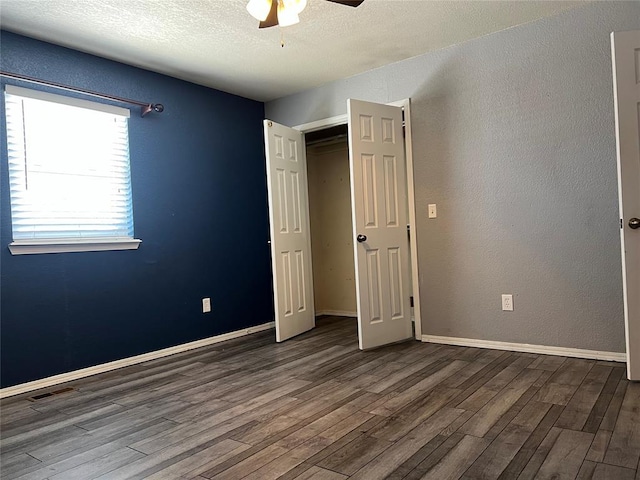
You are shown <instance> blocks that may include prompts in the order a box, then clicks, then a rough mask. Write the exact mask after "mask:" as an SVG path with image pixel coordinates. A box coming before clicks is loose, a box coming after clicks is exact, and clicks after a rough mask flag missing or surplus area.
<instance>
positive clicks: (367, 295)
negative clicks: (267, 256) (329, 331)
mask: <svg viewBox="0 0 640 480" xmlns="http://www.w3.org/2000/svg"><path fill="white" fill-rule="evenodd" d="M347 109H348V118H349V166H350V169H351V172H350V173H351V204H352V209H353V210H352V215H353V235H354V238H355V240H356V241H354V243H353V245H354V255H355V264H356V297H357V305H358V337H359V343H360V348H361V349H363V350H364V349H367V348H373V347H377V346H380V345H385V344H388V343H393V342H397V341H400V340H405V339H407V338H411V337H412V329H411V307H410V303H409V296H410V290H409V288H410V286H409V244H408V241H407V173H406V165H405V158H404V157H405V154H404V139H403V135H402V108H400V107H392V106H389V105H380V104H376V103H369V102H362V101H359V100H352V99H350V100H349V102H348V107H347Z"/></svg>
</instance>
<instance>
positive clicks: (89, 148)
mask: <svg viewBox="0 0 640 480" xmlns="http://www.w3.org/2000/svg"><path fill="white" fill-rule="evenodd" d="M5 105H6V120H7V121H6V124H7V146H8V158H9V179H10V190H11V220H12V226H13V239H14V242H16V243H19V242H21V241H46V240H51V241H61V240H65V241H68V240H71V241H73V240H77V241H81V240H89V239H110V240H118V239H122V240H125V239H131V238H133V209H132V196H131V176H130V167H129V136H128V128H127V119H128V117H129V110H127V109H124V108H119V107H113V106H110V105H104V104H99V103H95V102H90V101H86V100H79V99H75V98H70V97H63V96H60V95H53V94H49V93H44V92H39V91H35V90H30V89H24V88H20V87H14V86H9V85H8V86H7V87H6V89H5Z"/></svg>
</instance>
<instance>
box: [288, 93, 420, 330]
mask: <svg viewBox="0 0 640 480" xmlns="http://www.w3.org/2000/svg"><path fill="white" fill-rule="evenodd" d="M387 105H391V106H394V107H401V108H402V109H403V110H404V132H405V134H404V151H405V162H406V168H407V202H408V213H409V232H410V235H409V249H410V252H411V292H412V295H413V328H414V332H415V338H416V340H418V341H422V314H421V311H420V275H419V270H418V269H419V267H418V241H417V238H416V199H415V189H414V178H413V148H412V136H411V99H410V98H405V99H403V100H398V101H396V102H389V103H387ZM345 106H346V103H345ZM347 123H348V116H347V114H346V113H345V114H343V115H336V116H333V117H328V118H322V119H320V120H316V121H313V122H309V123H303V124H301V125H296V126H294V127H292V128H295V129H296V130H300V131H301V132H302V133H303V134H305V133H311V132H315V131H317V130H324V129H325V128H329V127H335V126H338V125H346V124H347Z"/></svg>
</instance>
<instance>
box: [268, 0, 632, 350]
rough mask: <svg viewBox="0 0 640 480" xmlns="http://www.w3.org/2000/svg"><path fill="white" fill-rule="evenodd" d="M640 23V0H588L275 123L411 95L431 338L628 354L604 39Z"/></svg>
mask: <svg viewBox="0 0 640 480" xmlns="http://www.w3.org/2000/svg"><path fill="white" fill-rule="evenodd" d="M425 28H428V26H425ZM633 29H640V2H603V3H595V4H589V5H586V6H583V7H580V8H578V9H576V10H572V11H569V12H566V13H563V14H561V15H559V16H557V17H552V18H547V19H544V20H540V21H537V22H534V23H530V24H526V25H522V26H519V27H515V28H512V29H509V30H505V31H502V32H499V33H495V34H492V35H489V36H485V37H482V38H479V39H476V40H473V41H470V42H467V43H464V44H461V45H457V46H454V47H450V48H447V49H444V50H440V51H437V52H433V53H429V54H425V55H422V56H419V57H415V58H412V59H409V60H405V61H402V62H398V63H395V64H392V65H388V66H385V67H382V68H379V69H376V70H372V71H370V72H367V73H364V74H361V75H357V76H355V77H351V78H348V79H344V80H340V81H337V82H333V83H330V84H327V85H324V86H322V87H319V88H316V89H313V90H310V91H306V92H302V93H299V94H296V95H292V96H289V97H285V98H282V99H278V100H275V101H273V102H270V103H268V104H267V105H266V115H267V117H268V118H270V119H273V120H275V121H277V122H281V123H284V124H287V125H298V124H302V123H305V122H309V121H312V120H317V119H321V118H326V117H329V116H333V115H338V114H342V113H345V112H346V100H347V99H348V98H358V99H363V100H370V101H377V102H381V103H385V102H390V101H395V100H399V99H402V98H407V97H410V98H411V100H412V123H413V138H414V143H413V146H414V162H415V167H414V169H415V183H416V184H415V187H416V207H417V210H418V220H417V239H418V249H419V263H420V276H421V279H420V280H421V283H420V286H421V301H422V312H423V318H422V328H423V333H426V334H431V335H445V336H453V337H463V338H476V339H486V340H497V341H505V342H521V343H531V344H539V345H552V346H562V347H574V348H584V349H592V350H603V351H616V352H623V351H624V349H625V347H624V319H623V310H622V280H621V269H620V252H619V230H618V229H619V226H618V205H617V183H616V157H615V136H614V120H613V98H612V80H611V54H610V46H609V33H610V32H611V31H621V30H633ZM429 203H436V204H437V205H438V218H437V219H432V220H429V219H427V204H429ZM502 293H512V294H513V295H514V307H515V311H514V312H502V311H501V306H500V294H502Z"/></svg>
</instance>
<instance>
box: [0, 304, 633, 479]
mask: <svg viewBox="0 0 640 480" xmlns="http://www.w3.org/2000/svg"><path fill="white" fill-rule="evenodd" d="M624 368H625V367H624V365H623V364H620V363H612V362H599V361H595V360H581V359H575V358H564V357H553V356H544V355H534V354H527V353H515V352H507V351H498V350H483V349H478V348H465V347H454V346H447V345H435V344H427V343H420V342H415V341H412V342H407V343H402V344H397V345H392V346H388V347H384V348H380V349H377V350H374V351H367V352H361V351H359V350H358V346H357V332H356V323H355V321H354V320H352V319H340V318H335V317H328V318H323V319H320V320H319V321H318V327H317V328H316V329H315V330H313V331H311V332H308V333H306V334H304V335H301V336H299V337H297V338H295V339H292V340H290V341H287V342H285V343H282V344H276V343H275V341H274V333H273V331H266V332H261V333H258V334H254V335H251V336H248V337H243V338H239V339H235V340H231V341H227V342H224V343H219V344H216V345H212V346H210V347H205V348H201V349H197V350H192V351H190V352H185V353H183V354H178V355H174V356H172V357H167V358H162V359H158V360H154V361H150V362H147V363H144V364H140V365H135V366H131V367H128V368H124V369H121V370H117V371H113V372H108V373H105V374H101V375H96V376H94V377H90V378H86V379H83V380H80V381H77V382H73V383H71V384H69V385H63V386H57V387H54V388H52V389H49V391H54V390H60V389H61V388H63V387H66V386H70V387H73V388H74V390H72V391H69V392H65V393H59V394H55V395H52V396H49V397H45V398H41V399H39V400H36V401H29V400H28V399H27V397H31V396H34V395H37V394H39V393H43V392H32V393H30V394H25V395H22V396H18V397H13V398H9V399H5V400H3V401H2V402H0V416H1V424H0V433H1V436H2V439H1V443H0V460H1V470H0V477H1V478H2V479H7V480H8V479H31V480H46V479H49V480H74V479H79V480H89V479H103V480H104V479H143V478H148V479H155V480H172V479H198V480H204V479H226V480H235V479H251V480H268V479H276V478H281V479H288V480H342V479H347V478H351V479H361V480H375V479H382V478H388V479H394V480H400V479H405V480H409V479H434V480H445V479H464V480H482V479H486V480H492V479H493V480H494V479H500V480H507V479H519V480H526V479H576V478H577V479H581V480H587V479H592V480H596V479H600V480H601V479H610V480H625V479H628V480H640V473H639V470H638V460H639V458H640V383H633V382H628V381H627V380H626V378H625V369H624Z"/></svg>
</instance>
